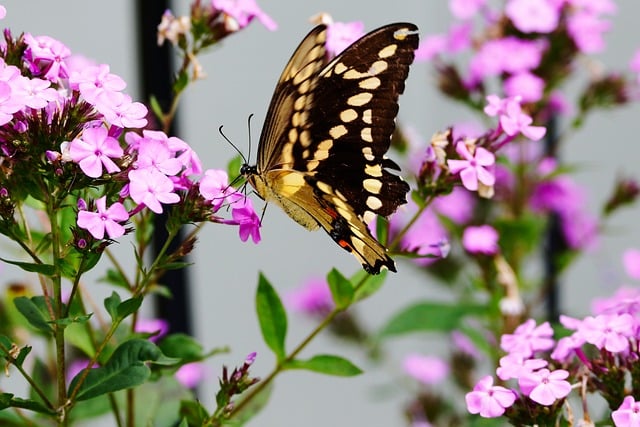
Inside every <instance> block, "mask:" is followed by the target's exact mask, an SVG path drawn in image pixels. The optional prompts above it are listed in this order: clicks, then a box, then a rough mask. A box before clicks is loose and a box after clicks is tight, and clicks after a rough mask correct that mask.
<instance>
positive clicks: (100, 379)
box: [69, 339, 162, 400]
mask: <svg viewBox="0 0 640 427" xmlns="http://www.w3.org/2000/svg"><path fill="white" fill-rule="evenodd" d="M161 355H162V352H161V351H160V349H159V348H158V347H156V346H155V344H153V343H152V342H150V341H148V340H143V339H133V340H129V341H125V342H123V343H122V344H121V345H120V346H118V348H116V350H115V351H114V352H113V354H112V355H111V358H109V360H108V361H107V363H106V364H105V365H104V366H102V367H100V368H95V369H91V370H90V371H89V374H88V375H87V378H86V380H85V381H84V382H83V383H82V385H81V386H80V389H79V390H78V394H77V399H78V400H86V399H91V398H93V397H96V396H101V395H103V394H106V393H113V392H115V391H118V390H123V389H128V388H132V387H135V386H138V385H140V384H143V383H144V382H145V381H147V379H148V378H149V376H150V375H151V370H150V369H149V367H148V366H147V365H146V364H145V362H149V361H155V360H158V359H159V358H160V356H161ZM82 375H83V371H81V372H80V373H79V374H78V375H76V376H75V377H74V378H73V380H71V384H70V385H69V393H71V392H72V391H73V390H74V389H75V387H76V384H77V383H78V381H79V379H80V378H81V377H82Z"/></svg>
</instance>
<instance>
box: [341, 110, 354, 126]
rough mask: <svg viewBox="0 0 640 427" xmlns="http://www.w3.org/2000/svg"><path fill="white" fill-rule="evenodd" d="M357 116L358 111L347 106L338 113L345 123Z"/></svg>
mask: <svg viewBox="0 0 640 427" xmlns="http://www.w3.org/2000/svg"><path fill="white" fill-rule="evenodd" d="M357 118H358V112H357V111H356V110H354V109H353V108H349V109H347V110H344V111H342V112H341V113H340V120H342V121H343V122H345V123H349V122H352V121H354V120H355V119H357Z"/></svg>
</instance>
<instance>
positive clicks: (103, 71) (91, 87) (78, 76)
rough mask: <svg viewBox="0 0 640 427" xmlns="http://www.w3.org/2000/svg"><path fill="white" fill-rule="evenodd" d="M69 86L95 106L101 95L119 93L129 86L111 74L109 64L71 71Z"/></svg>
mask: <svg viewBox="0 0 640 427" xmlns="http://www.w3.org/2000/svg"><path fill="white" fill-rule="evenodd" d="M69 86H70V88H71V89H73V90H77V91H79V92H80V95H82V97H83V98H84V99H85V101H87V102H88V103H90V104H93V105H95V104H96V101H97V99H98V97H99V96H100V94H101V93H103V92H119V91H121V90H124V88H125V87H127V84H126V83H125V81H124V80H122V78H121V77H120V76H117V75H115V74H111V73H110V71H109V66H108V65H107V64H100V65H91V66H88V67H84V68H81V69H79V70H77V71H71V75H70V76H69Z"/></svg>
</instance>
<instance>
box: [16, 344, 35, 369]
mask: <svg viewBox="0 0 640 427" xmlns="http://www.w3.org/2000/svg"><path fill="white" fill-rule="evenodd" d="M29 353H31V346H30V345H25V346H24V347H22V348H21V349H20V352H19V353H18V356H17V357H16V359H15V361H14V362H13V363H14V364H15V365H16V366H22V364H23V363H24V359H26V358H27V355H28V354H29Z"/></svg>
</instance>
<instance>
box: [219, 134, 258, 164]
mask: <svg viewBox="0 0 640 427" xmlns="http://www.w3.org/2000/svg"><path fill="white" fill-rule="evenodd" d="M222 128H223V126H222V125H220V127H219V128H218V132H220V135H222V137H223V138H224V139H225V141H227V142H228V143H229V145H231V146H232V147H233V149H234V150H236V152H237V153H238V154H239V155H240V157H242V162H243V163H249V162H248V161H247V158H246V157H245V156H244V154H242V151H240V150H239V149H238V147H236V145H235V144H234V143H233V142H231V140H230V139H229V138H227V135H225V134H224V132H222ZM249 147H251V146H249Z"/></svg>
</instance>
